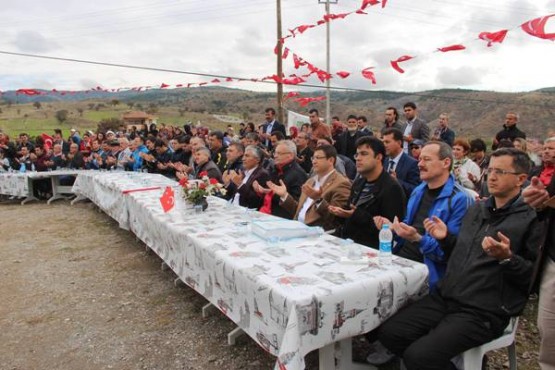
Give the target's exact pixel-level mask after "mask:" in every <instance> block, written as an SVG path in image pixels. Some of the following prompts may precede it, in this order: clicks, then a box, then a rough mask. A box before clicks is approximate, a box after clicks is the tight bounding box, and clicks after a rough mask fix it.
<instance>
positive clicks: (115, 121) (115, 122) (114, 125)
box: [98, 117, 123, 132]
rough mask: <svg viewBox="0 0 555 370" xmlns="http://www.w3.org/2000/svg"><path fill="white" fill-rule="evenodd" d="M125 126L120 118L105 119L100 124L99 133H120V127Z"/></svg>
mask: <svg viewBox="0 0 555 370" xmlns="http://www.w3.org/2000/svg"><path fill="white" fill-rule="evenodd" d="M121 125H123V121H122V120H120V119H119V118H115V117H112V118H104V119H102V120H100V122H98V131H99V132H106V131H108V130H111V131H118V130H119V127H120V126H121Z"/></svg>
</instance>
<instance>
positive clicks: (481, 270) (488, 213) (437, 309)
mask: <svg viewBox="0 0 555 370" xmlns="http://www.w3.org/2000/svg"><path fill="white" fill-rule="evenodd" d="M529 166H530V164H529V160H528V157H527V156H526V154H525V153H523V152H521V151H519V150H516V149H514V148H505V149H500V150H498V151H496V152H494V153H493V154H492V156H491V161H490V164H489V167H488V173H489V176H488V187H489V190H490V193H491V197H490V198H488V199H487V200H486V201H483V202H480V203H476V204H475V205H474V206H472V207H471V208H470V209H469V211H468V213H467V214H466V216H465V217H464V218H463V220H462V225H461V228H460V231H459V235H458V238H455V237H452V236H451V235H449V234H448V232H447V227H446V226H445V224H444V223H443V222H442V221H441V220H440V219H439V218H437V217H433V218H432V219H431V220H430V219H426V220H425V221H424V226H425V228H426V231H427V232H428V233H429V234H430V235H431V236H433V237H434V238H436V239H438V240H439V242H440V245H441V246H442V248H443V249H444V250H445V251H446V253H448V254H451V257H450V258H449V262H448V265H447V270H446V273H445V276H444V277H443V279H442V280H441V281H440V282H439V284H438V289H437V292H434V293H431V294H430V295H429V296H427V297H425V298H423V299H422V300H420V301H418V302H416V303H414V304H412V305H410V306H408V307H406V308H405V309H403V310H401V311H399V312H398V313H397V314H396V315H394V316H393V317H392V318H390V319H389V320H388V321H387V322H385V323H384V324H383V325H382V326H381V327H380V328H379V333H378V338H379V340H380V341H381V342H382V343H383V345H384V346H385V347H386V348H388V349H389V350H390V351H392V352H393V353H395V354H396V355H398V356H401V357H403V361H404V363H405V366H406V367H407V369H409V370H411V369H441V370H444V369H455V367H454V365H453V364H452V363H451V359H452V358H453V357H455V356H457V355H458V354H460V353H462V352H464V351H466V350H468V349H470V348H473V347H476V346H479V345H482V344H484V343H487V342H490V341H491V340H493V339H495V338H497V337H498V336H500V335H501V334H502V333H503V330H504V329H505V327H506V326H507V324H508V322H509V320H510V318H511V317H512V316H518V315H519V314H520V312H521V311H522V310H523V309H524V306H525V304H526V301H527V299H528V289H529V285H530V280H531V276H532V270H533V264H534V261H535V259H536V256H537V249H538V246H539V243H540V238H541V229H540V224H539V222H538V220H537V217H536V212H535V211H534V210H533V209H532V208H530V207H529V206H528V205H527V204H526V203H524V200H523V198H522V196H521V194H520V189H521V186H522V184H523V183H524V181H526V174H527V173H528V170H529Z"/></svg>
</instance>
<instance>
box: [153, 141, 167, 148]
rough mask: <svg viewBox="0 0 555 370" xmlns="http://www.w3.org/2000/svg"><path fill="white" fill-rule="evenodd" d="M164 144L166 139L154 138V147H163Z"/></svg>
mask: <svg viewBox="0 0 555 370" xmlns="http://www.w3.org/2000/svg"><path fill="white" fill-rule="evenodd" d="M163 146H166V143H165V142H164V140H162V139H156V140H154V147H155V148H161V147H163Z"/></svg>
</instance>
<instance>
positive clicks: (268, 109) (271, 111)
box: [264, 108, 276, 116]
mask: <svg viewBox="0 0 555 370" xmlns="http://www.w3.org/2000/svg"><path fill="white" fill-rule="evenodd" d="M268 112H270V113H272V115H274V116H275V115H276V110H275V109H274V108H266V109H265V110H264V113H268Z"/></svg>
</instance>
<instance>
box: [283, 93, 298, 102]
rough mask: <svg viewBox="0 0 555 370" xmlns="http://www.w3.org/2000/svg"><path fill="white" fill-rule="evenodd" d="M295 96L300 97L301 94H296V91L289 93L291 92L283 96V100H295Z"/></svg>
mask: <svg viewBox="0 0 555 370" xmlns="http://www.w3.org/2000/svg"><path fill="white" fill-rule="evenodd" d="M297 96H301V94H300V93H298V92H296V91H291V92H288V93H287V94H286V95H285V97H284V98H283V100H287V99H289V98H295V97H297Z"/></svg>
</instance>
